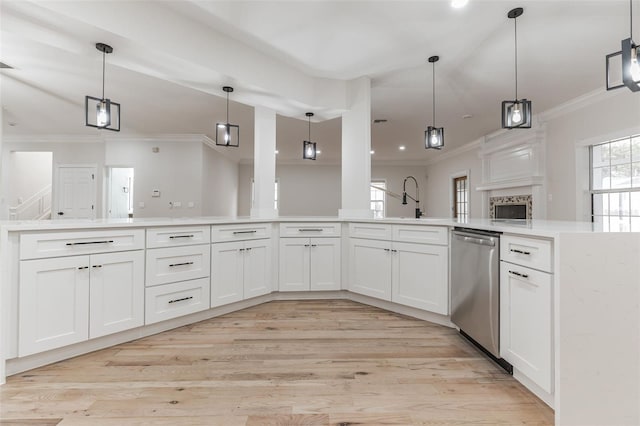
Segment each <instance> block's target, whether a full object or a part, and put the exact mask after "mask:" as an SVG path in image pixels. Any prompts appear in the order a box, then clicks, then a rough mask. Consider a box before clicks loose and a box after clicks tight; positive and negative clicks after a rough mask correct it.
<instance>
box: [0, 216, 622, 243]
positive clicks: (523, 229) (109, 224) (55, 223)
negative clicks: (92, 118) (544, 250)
mask: <svg viewBox="0 0 640 426" xmlns="http://www.w3.org/2000/svg"><path fill="white" fill-rule="evenodd" d="M264 222H368V223H384V224H406V225H432V226H447V227H455V226H460V227H465V228H474V229H482V230H487V231H495V232H503V233H512V234H522V235H531V236H540V237H550V238H553V237H555V236H557V235H559V234H561V233H594V232H595V233H598V232H608V231H604V230H603V229H602V227H601V225H600V224H594V223H591V222H571V221H553V220H491V219H469V220H467V221H460V222H459V221H456V220H455V219H451V218H429V217H427V218H421V219H415V218H386V219H358V218H352V219H349V218H338V217H335V216H331V217H309V216H305V217H289V216H280V217H277V218H273V219H257V218H251V217H248V216H244V217H215V216H204V217H182V218H167V217H153V218H134V219H85V220H73V219H68V220H40V221H1V222H0V228H2V230H4V231H9V232H15V231H55V230H67V229H91V228H93V229H96V228H122V227H152V226H189V225H191V226H196V225H220V224H233V223H237V224H242V223H264ZM611 232H613V231H611Z"/></svg>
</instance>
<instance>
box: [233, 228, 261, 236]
mask: <svg viewBox="0 0 640 426" xmlns="http://www.w3.org/2000/svg"><path fill="white" fill-rule="evenodd" d="M256 232H258V231H256V230H255V229H254V230H253V231H233V235H237V234H255V233H256Z"/></svg>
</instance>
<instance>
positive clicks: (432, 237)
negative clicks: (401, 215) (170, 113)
mask: <svg viewBox="0 0 640 426" xmlns="http://www.w3.org/2000/svg"><path fill="white" fill-rule="evenodd" d="M391 230H392V234H393V241H402V242H407V243H425V244H438V245H443V246H445V245H447V244H449V233H448V228H447V227H445V226H422V225H393V226H392V227H391Z"/></svg>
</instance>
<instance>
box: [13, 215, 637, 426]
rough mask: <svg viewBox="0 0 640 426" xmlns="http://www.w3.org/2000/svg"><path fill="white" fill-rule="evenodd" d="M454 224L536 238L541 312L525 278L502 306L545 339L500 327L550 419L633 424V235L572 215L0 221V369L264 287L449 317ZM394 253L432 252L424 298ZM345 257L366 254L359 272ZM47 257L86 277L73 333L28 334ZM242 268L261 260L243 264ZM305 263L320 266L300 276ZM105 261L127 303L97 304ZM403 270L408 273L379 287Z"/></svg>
mask: <svg viewBox="0 0 640 426" xmlns="http://www.w3.org/2000/svg"><path fill="white" fill-rule="evenodd" d="M455 226H462V227H467V228H474V229H483V230H490V231H496V232H501V233H503V235H504V236H505V237H508V238H512V239H514V240H513V241H515V243H514V244H525V245H526V244H528V243H529V242H530V243H532V244H533V247H536V242H544V243H545V244H547V243H548V245H549V247H550V252H549V253H548V255H549V267H548V268H546V271H545V273H547V274H548V276H549V277H550V281H549V282H550V287H549V288H548V290H549V296H550V300H547V299H545V298H544V297H542V298H540V297H538V298H537V299H535V298H532V299H531V300H532V301H533V300H537V301H538V302H540V301H542V302H544V303H547V305H548V310H547V311H544V310H542V311H541V310H535V309H531V306H530V305H529V304H528V303H527V299H526V296H527V294H528V293H527V292H531V294H532V295H533V294H534V293H535V292H536V291H537V290H538V287H537V286H536V285H530V286H527V287H522V288H520V290H521V292H520V293H519V297H518V298H515V299H514V303H516V302H518V303H522V305H518V310H515V312H514V313H515V314H518V313H519V312H524V313H526V314H527V315H528V314H529V313H531V314H532V315H533V314H535V313H536V312H537V313H538V314H539V312H548V316H549V318H546V319H545V324H548V327H549V329H548V349H549V350H548V351H546V352H545V351H541V350H540V348H541V346H540V342H539V341H538V340H539V339H540V338H541V337H544V336H543V335H541V336H527V335H521V334H517V333H515V334H513V335H512V336H510V337H509V338H510V339H511V341H512V342H513V350H512V354H511V355H512V356H520V355H522V354H518V350H519V348H522V349H523V350H530V351H532V353H533V354H534V355H535V356H536V357H539V358H536V359H543V358H544V357H545V354H546V353H548V354H549V357H550V358H549V363H548V365H549V367H548V368H549V371H548V372H544V371H540V367H539V366H538V365H535V363H532V365H527V357H526V356H524V355H522V356H521V357H520V358H521V359H522V361H523V364H521V365H522V371H519V369H518V368H517V367H516V372H515V373H514V376H515V377H516V378H517V379H518V380H520V381H521V382H522V383H523V384H524V385H525V386H527V387H529V389H531V390H532V391H533V392H534V393H536V394H537V395H538V396H539V397H541V398H542V399H543V400H544V401H545V402H547V403H548V404H549V405H551V406H552V407H554V408H555V411H556V423H557V424H638V423H640V408H639V404H638V401H640V380H639V379H640V309H639V306H638V305H639V301H640V292H639V287H640V286H639V281H640V278H639V277H640V266H639V262H638V259H640V234H637V233H609V232H602V231H600V230H598V229H594V228H593V225H592V224H591V223H577V222H554V221H490V220H469V221H467V222H465V223H458V222H456V221H453V220H451V219H429V218H427V219H400V218H398V219H393V218H389V219H383V220H362V219H354V220H348V219H338V218H327V217H321V218H285V217H280V218H277V219H273V220H256V219H252V218H213V217H203V218H188V219H164V218H150V219H125V220H95V221H43V222H4V223H2V224H1V225H0V251H1V253H0V255H1V261H2V270H1V271H2V272H1V273H2V276H1V279H2V287H1V290H2V291H1V293H0V294H1V299H0V306H1V307H2V316H1V323H0V326H1V330H2V345H1V348H2V349H1V353H0V355H1V359H2V360H3V362H2V363H0V373H1V375H0V378H1V379H2V380H4V377H5V375H6V374H15V373H17V372H19V371H24V370H26V369H30V368H33V367H35V366H38V365H43V364H46V363H50V362H54V361H57V360H60V359H65V358H68V357H71V356H75V355H77V354H80V353H86V352H89V351H92V350H96V349H99V348H103V347H108V346H111V345H114V344H117V343H121V342H124V341H128V340H133V339H136V338H139V337H142V336H146V335H150V334H154V333H157V332H160V331H163V330H167V329H170V328H174V327H177V326H181V325H184V324H188V323H192V322H195V321H199V320H201V319H205V318H209V317H212V316H216V315H221V314H223V313H227V312H231V311H234V310H238V309H243V308H245V307H248V306H252V305H255V304H259V303H264V302H266V301H269V300H274V299H278V298H289V299H295V298H309V297H317V298H349V299H352V300H356V301H358V302H362V303H369V304H372V305H375V306H379V307H382V308H385V309H389V310H393V311H396V312H400V313H404V314H408V315H412V316H416V317H419V318H422V319H425V320H429V321H432V322H437V323H439V324H443V325H447V326H452V324H451V323H450V321H449V310H448V308H449V306H448V271H449V268H455V267H456V264H455V259H449V254H448V246H449V237H448V231H449V230H450V229H451V228H453V227H455ZM518 239H520V240H518ZM418 247H419V248H420V250H415V249H416V248H418ZM403 250H404V252H406V253H414V254H415V253H419V254H420V255H421V256H422V257H419V259H426V260H428V262H430V263H429V268H430V269H429V271H437V273H433V274H428V275H430V277H429V279H430V280H431V282H433V283H434V284H433V287H432V289H431V290H433V291H431V290H430V292H429V294H426V295H425V296H424V297H422V298H420V297H417V295H416V294H415V291H416V288H415V287H416V281H415V277H416V276H418V277H419V276H420V273H422V272H421V270H419V269H416V270H415V271H414V272H412V271H409V273H407V274H405V275H406V276H405V277H404V278H403V277H402V276H399V275H398V276H396V272H397V270H398V268H397V267H396V268H395V269H393V268H394V265H395V263H393V262H397V261H396V260H392V259H395V258H394V257H393V256H398V258H400V256H402V254H403ZM240 253H241V256H240V257H239V256H238V255H239V254H240ZM359 253H363V254H365V255H364V256H360V255H359ZM376 253H379V254H380V256H387V255H389V256H392V257H390V260H388V261H382V262H377V263H381V264H383V263H385V262H388V265H389V266H388V269H389V271H392V270H393V271H394V275H393V277H389V279H387V280H385V279H382V280H380V282H379V283H378V284H379V286H374V285H371V281H372V280H373V279H374V278H375V277H372V276H366V275H365V276H364V277H365V278H366V279H360V278H359V277H363V275H362V274H360V273H359V271H362V270H365V271H366V270H367V268H368V265H369V264H368V263H366V258H367V257H369V255H371V254H373V255H378V254H376ZM387 253H388V254H387ZM238 259H239V260H238ZM296 259H299V260H300V261H299V262H298V261H297V260H296ZM359 259H365V260H363V261H362V262H364V263H362V264H361V265H360V266H361V268H360V269H358V267H356V266H357V265H358V264H359V263H358V262H359V261H360V260H359ZM380 259H384V258H382V257H380ZM65 262H68V263H69V264H68V265H67V266H64V267H63V266H61V265H62V264H63V263H65ZM74 262H76V263H74ZM77 262H79V263H77ZM230 262H239V263H237V264H236V263H234V269H232V270H231V269H217V268H218V267H217V266H216V265H227V264H230ZM299 265H303V266H300V267H298V266H299ZM314 265H316V266H314ZM533 266H535V265H533ZM416 267H417V268H419V267H420V266H419V265H417V266H416ZM524 267H526V265H525V266H524ZM61 268H62V269H64V268H66V269H65V270H67V271H72V274H73V275H72V276H73V277H80V278H78V280H79V281H78V283H87V284H86V285H84V284H83V285H84V287H86V288H84V289H83V285H80V284H79V285H77V286H75V287H72V288H71V287H68V286H67V287H65V285H64V284H62V287H60V288H62V289H65V288H66V290H68V291H72V292H73V293H72V294H73V295H74V296H76V295H78V296H79V297H81V298H86V303H85V304H78V305H77V306H76V305H69V306H72V307H73V308H74V309H77V310H78V311H77V312H79V313H80V314H81V315H80V316H84V317H86V323H81V324H74V326H76V325H77V326H78V328H79V329H80V330H82V332H83V333H85V330H86V333H85V334H84V335H81V336H79V335H76V334H75V333H57V334H56V332H55V330H53V331H54V332H52V334H51V335H50V336H49V337H48V338H45V339H42V338H40V337H39V333H40V334H42V332H43V331H42V330H41V329H38V327H42V324H40V325H39V326H38V324H37V322H34V321H32V318H33V316H37V315H42V313H43V312H46V311H47V309H53V308H51V306H49V307H48V308H47V306H41V305H38V304H32V303H29V300H30V299H29V297H33V298H37V297H41V298H44V299H43V300H44V301H47V300H54V301H55V303H61V304H64V303H67V302H68V300H67V301H65V300H62V299H60V300H59V295H57V294H45V295H44V296H43V295H42V294H40V295H39V294H38V291H45V290H42V289H39V288H38V286H37V285H33V284H34V283H36V282H38V280H39V279H41V277H44V276H46V274H47V273H48V271H59V270H61ZM305 268H306V269H305ZM532 269H533V270H535V271H538V270H544V269H545V268H543V267H542V268H541V267H534V268H532ZM256 270H258V271H260V273H259V274H252V271H253V272H255V271H256ZM314 270H322V271H323V274H321V275H314V272H313V271H314ZM229 271H231V272H229ZM237 271H242V272H241V273H240V276H238V275H237V274H238V273H237ZM327 271H329V272H330V273H329V272H327ZM325 272H326V273H325ZM43 273H44V274H45V275H43ZM56 273H57V272H56ZM70 273H71V272H70ZM30 274H31V275H30ZM109 274H114V275H113V276H115V277H119V278H118V279H117V280H115V282H117V283H118V285H119V287H118V289H117V290H118V291H120V295H121V294H127V298H128V299H127V300H129V301H130V304H126V303H119V306H120V307H122V306H128V307H129V308H130V309H129V310H128V311H127V312H123V311H122V309H120V308H118V309H114V310H112V311H109V309H108V308H105V306H104V303H102V302H103V301H104V300H109V297H113V296H114V294H112V293H109V291H110V289H111V287H109V286H108V280H107V278H108V277H109ZM234 274H235V275H234ZM232 275H233V277H232ZM431 275H433V276H431ZM50 276H53V275H50ZM38 277H40V278H38ZM285 278H286V279H285ZM74 279H75V278H74ZM403 279H404V280H406V282H407V283H409V284H410V285H392V281H393V282H394V283H396V284H397V283H402V282H403V281H402V280H403ZM503 281H504V280H503ZM65 282H68V280H67V281H65ZM230 283H233V285H231V284H230ZM238 283H239V284H238ZM515 284H516V285H518V283H517V282H516V283H515ZM534 284H535V283H534ZM89 288H90V289H91V291H90V292H89ZM403 288H405V289H408V290H407V291H408V292H404V293H403V292H402V291H401V290H399V289H403ZM417 290H420V289H417ZM77 291H79V292H80V293H75V292H77ZM98 292H100V293H98ZM411 292H413V293H411ZM97 294H100V295H102V297H96V295H97ZM523 298H525V299H523ZM119 300H120V302H122V299H119ZM45 305H46V304H45ZM61 306H63V305H61ZM501 308H502V307H501ZM67 311H68V309H60V310H59V311H56V310H55V309H54V311H53V314H52V313H51V312H49V314H51V315H57V314H60V315H62V314H63V313H64V312H67ZM125 314H126V315H125ZM114 315H115V317H117V316H118V315H119V316H120V317H121V318H119V319H118V318H115V317H114ZM62 316H64V315H62ZM114 318H115V319H114ZM518 318H519V319H518ZM512 320H513V321H512V322H513V327H512V329H511V331H507V330H505V331H504V332H502V331H501V336H502V339H504V338H505V336H507V335H508V333H513V330H514V329H516V327H518V326H522V327H524V329H525V330H528V329H529V328H528V327H533V328H532V330H536V331H538V332H540V330H542V331H544V330H546V328H545V327H546V326H544V327H542V328H540V327H539V326H537V324H538V323H537V322H534V323H533V324H531V323H527V318H526V317H523V316H522V315H520V317H518V316H515V317H513V318H512ZM518 321H522V323H518ZM45 323H46V322H45ZM49 325H50V324H49ZM536 327H537V328H536ZM29 336H31V337H29ZM5 361H6V362H5ZM530 364H531V363H530ZM5 367H6V370H5ZM545 380H547V381H548V383H546V382H545ZM541 383H542V385H541Z"/></svg>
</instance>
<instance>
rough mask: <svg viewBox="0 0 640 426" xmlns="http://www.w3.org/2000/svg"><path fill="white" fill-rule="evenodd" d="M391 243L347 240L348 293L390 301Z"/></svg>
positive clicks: (357, 239)
mask: <svg viewBox="0 0 640 426" xmlns="http://www.w3.org/2000/svg"><path fill="white" fill-rule="evenodd" d="M391 277H392V276H391V242H389V241H377V240H366V239H360V238H350V239H349V291H352V292H354V293H359V294H364V295H365V296H371V297H375V298H378V299H382V300H391Z"/></svg>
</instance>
